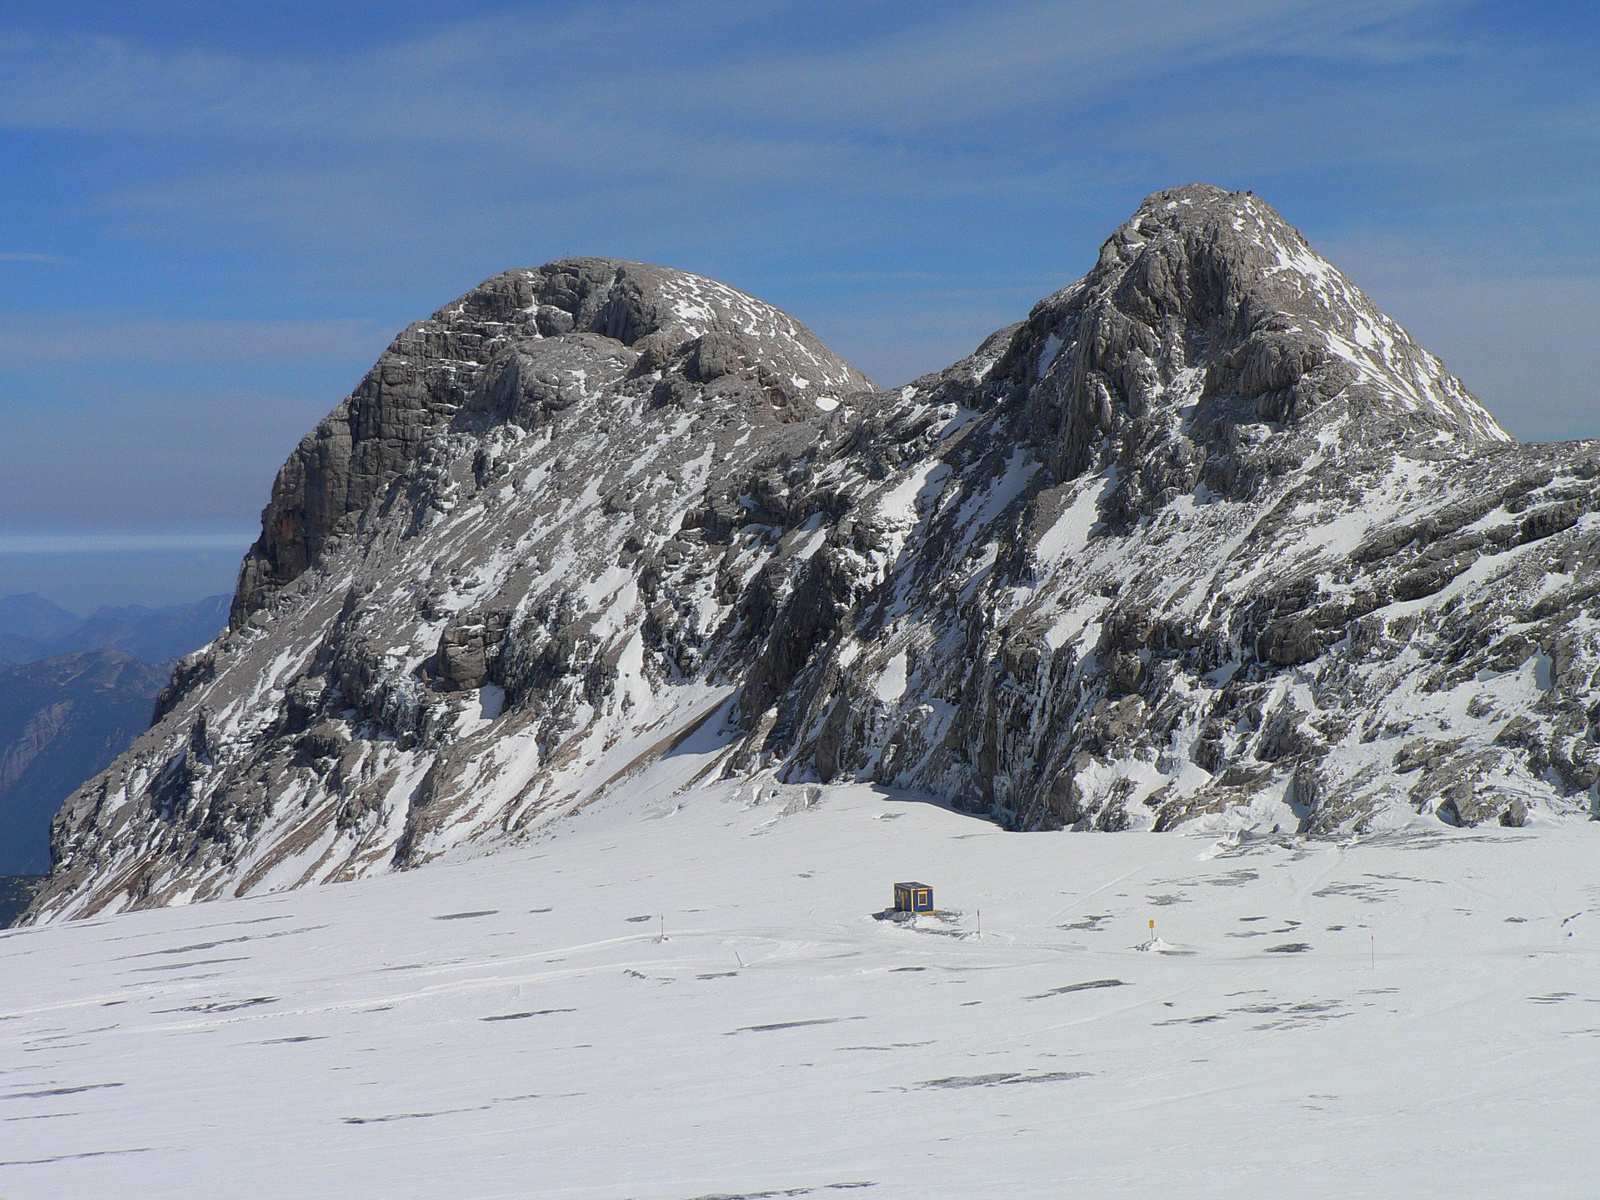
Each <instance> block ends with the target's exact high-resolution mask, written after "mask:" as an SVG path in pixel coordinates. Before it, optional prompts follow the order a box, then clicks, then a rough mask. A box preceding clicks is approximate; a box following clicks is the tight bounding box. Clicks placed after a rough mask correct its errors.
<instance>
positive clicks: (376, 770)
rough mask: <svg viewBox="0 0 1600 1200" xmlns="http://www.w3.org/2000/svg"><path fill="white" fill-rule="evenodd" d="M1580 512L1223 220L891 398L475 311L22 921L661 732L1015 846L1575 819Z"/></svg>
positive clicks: (428, 834)
mask: <svg viewBox="0 0 1600 1200" xmlns="http://www.w3.org/2000/svg"><path fill="white" fill-rule="evenodd" d="M1597 508H1600V444H1597V443H1591V442H1581V443H1568V444H1561V445H1542V446H1523V445H1518V444H1516V443H1515V442H1514V441H1513V439H1512V438H1511V437H1510V436H1509V435H1507V434H1506V433H1505V431H1504V430H1503V429H1501V428H1500V426H1499V425H1498V424H1497V423H1496V422H1495V420H1494V418H1493V417H1492V416H1490V415H1489V413H1487V412H1486V411H1485V410H1484V409H1483V408H1482V407H1481V406H1480V405H1479V404H1478V403H1477V402H1476V401H1475V400H1474V399H1473V398H1472V396H1471V395H1469V394H1468V392H1467V391H1466V389H1465V388H1464V387H1463V386H1462V385H1461V384H1460V383H1459V382H1458V381H1457V380H1456V379H1454V378H1453V377H1452V376H1451V375H1449V374H1448V373H1447V372H1446V371H1445V369H1444V368H1443V366H1442V365H1441V364H1440V363H1439V362H1438V360H1437V359H1435V358H1434V357H1432V356H1431V355H1429V354H1428V353H1427V352H1426V351H1424V350H1422V349H1421V348H1420V347H1418V346H1416V345H1415V344H1414V343H1413V342H1412V341H1411V339H1410V338H1409V337H1408V336H1407V335H1406V334H1405V332H1404V331H1403V330H1402V329H1400V328H1399V326H1397V325H1396V324H1395V323H1394V322H1393V321H1391V320H1389V319H1388V318H1387V317H1385V316H1384V315H1383V314H1382V313H1381V312H1379V311H1378V310H1377V309H1376V307H1375V306H1374V305H1373V304H1372V303H1371V302H1370V301H1369V300H1368V299H1367V298H1366V297H1365V296H1364V295H1363V294H1362V293H1361V292H1360V291H1359V290H1358V289H1357V288H1356V287H1355V286H1354V285H1352V284H1351V283H1350V282H1349V281H1348V280H1347V279H1346V278H1345V277H1344V276H1343V275H1342V274H1340V273H1339V272H1338V271H1337V270H1336V269H1335V268H1333V267H1332V266H1330V265H1329V264H1328V263H1326V262H1325V261H1323V260H1322V259H1321V258H1319V257H1318V256H1317V255H1316V254H1315V253H1314V252H1313V251H1312V250H1311V249H1310V248H1309V247H1308V246H1307V245H1306V243H1305V240H1304V239H1303V238H1302V237H1301V236H1300V235H1299V234H1298V233H1297V232H1296V231H1295V230H1294V229H1293V228H1292V227H1290V226H1289V225H1288V224H1287V223H1285V222H1284V221H1283V219H1282V218H1281V217H1279V216H1278V215H1277V214H1276V213H1275V212H1274V211H1273V210H1272V209H1271V208H1270V207H1268V206H1267V205H1266V204H1265V203H1263V202H1262V201H1261V200H1259V199H1257V198H1255V197H1253V196H1251V195H1249V194H1245V193H1229V192H1226V191H1223V190H1221V189H1218V188H1213V187H1209V186H1205V185H1193V186H1190V187H1185V188H1179V189H1175V190H1172V191H1167V192H1160V193H1157V194H1155V195H1153V196H1151V197H1149V198H1148V199H1147V200H1146V201H1145V202H1144V203H1143V204H1142V205H1141V206H1140V208H1139V211H1138V212H1137V213H1135V214H1134V216H1133V217H1132V218H1131V219H1130V220H1129V221H1128V222H1127V223H1126V224H1124V225H1123V226H1122V227H1121V228H1119V229H1118V230H1117V231H1116V232H1115V233H1114V234H1113V235H1112V237H1111V238H1110V239H1109V240H1108V241H1107V242H1106V243H1105V246H1104V247H1103V249H1102V251H1101V254H1100V257H1099V261H1098V262H1097V264H1096V265H1095V267H1094V268H1093V269H1092V270H1091V271H1090V272H1089V274H1088V275H1086V276H1085V277H1084V278H1083V279H1082V280H1080V281H1078V282H1077V283H1075V284H1073V285H1072V286H1070V287H1068V288H1066V289H1064V290H1063V291H1061V292H1059V293H1057V294H1056V295H1053V296H1050V297H1047V298H1046V299H1044V300H1042V301H1041V302H1040V303H1039V304H1038V305H1036V306H1035V308H1034V309H1033V311H1032V312H1031V313H1030V314H1029V315H1028V318H1027V320H1026V321H1024V322H1022V323H1020V324H1018V325H1015V326H1011V327H1009V328H1007V329H1003V330H1001V331H999V332H997V333H995V334H994V335H992V336H991V337H990V338H988V339H987V340H986V341H985V342H984V343H983V345H982V346H980V347H979V348H978V350H977V351H976V352H975V353H974V354H973V355H972V356H971V357H970V358H968V359H966V360H964V361H962V362H960V363H957V364H955V365H954V366H952V367H950V368H949V369H947V370H945V371H943V372H940V373H938V374H935V375H930V376H927V377H924V378H922V379H919V380H917V381H916V382H915V383H913V384H911V385H909V386H907V387H903V388H898V389H895V390H893V391H890V392H877V391H874V390H873V389H872V387H871V385H870V383H869V381H868V380H866V379H865V378H864V377H863V376H861V375H860V374H859V373H858V372H856V371H854V370H853V369H852V368H851V367H849V366H848V365H847V364H845V363H844V362H842V361H840V360H839V359H838V358H836V357H835V356H833V355H832V354H830V353H829V352H828V351H827V349H826V348H825V347H823V346H822V345H821V343H820V342H818V341H817V339H816V338H815V337H814V336H813V335H812V334H811V333H810V332H809V331H808V330H806V329H805V328H804V326H802V325H800V324H799V323H798V322H796V321H794V320H793V319H792V318H790V317H787V316H786V315H784V314H783V313H781V312H778V311H777V310H775V309H773V308H771V307H769V306H767V305H764V304H762V303H760V302H759V301H756V300H753V299H751V298H750V297H748V296H745V295H743V294H742V293H739V292H736V291H734V290H733V289H731V288H727V287H724V286H722V285H720V284H716V283H713V282H711V281H709V280H706V279H702V278H699V277H696V276H693V275H688V274H685V273H683V272H679V271H673V270H668V269H665V268H660V267H648V266H641V265H638V264H631V263H620V262H614V261H609V260H597V259H582V260H572V261H568V262H560V263H553V264H550V265H549V266H546V267H543V268H540V269H538V270H531V271H512V272H507V273H505V274H503V275H499V276H496V277H495V278H493V279H491V280H489V281H487V282H486V283H484V284H483V285H481V286H480V287H478V288H476V289H474V290H473V291H472V292H470V293H469V294H468V295H467V296H465V297H463V298H462V299H461V300H459V301H457V302H456V303H454V304H452V305H450V306H449V307H447V308H445V309H443V310H441V311H440V312H439V313H436V314H435V315H434V316H433V317H432V318H431V319H430V320H428V321H425V322H422V323H421V324H419V325H415V326H412V327H411V328H410V329H408V330H406V331H405V332H404V333H402V334H401V335H400V337H398V338H397V339H396V340H395V342H394V344H393V345H392V346H391V347H390V348H389V350H388V351H387V352H385V354H384V356H383V357H382V358H381V359H380V360H379V362H378V364H377V366H375V367H374V368H373V370H372V371H371V372H370V373H369V374H368V375H367V377H366V378H365V379H364V380H363V381H362V383H361V384H360V385H359V386H358V387H357V389H356V391H355V392H354V393H352V394H351V396H350V397H349V398H348V399H347V400H345V401H344V402H343V403H342V404H341V405H340V406H339V407H338V408H337V409H335V410H334V412H333V413H332V414H331V415H330V416H329V417H328V418H327V419H326V420H325V421H324V422H323V423H322V424H321V425H319V426H318V428H317V429H316V430H315V431H314V432H313V433H312V434H310V435H309V436H308V437H307V438H306V439H305V441H303V442H302V443H301V445H300V447H299V448H298V449H297V450H296V451H295V453H294V455H293V456H291V458H290V460H289V462H288V463H287V464H285V466H284V468H283V470H282V471H281V472H280V474H279V477H278V480H277V482H276V484H275V485H274V488H273V493H272V499H271V503H270V504H269V506H268V508H267V510H266V512H265V514H264V518H263V528H262V535H261V538H260V540H259V541H258V542H257V543H256V545H255V547H253V548H252V550H251V551H250V553H249V554H248V555H247V557H246V559H245V562H244V564H243V567H242V570H241V573H240V586H239V592H238V596H237V599H236V601H235V604H234V609H233V616H232V624H231V628H230V630H229V632H228V633H227V634H225V635H224V636H223V637H222V638H220V639H219V640H218V641H217V642H215V643H213V644H212V645H211V646H210V647H208V648H207V649H205V650H203V651H201V652H199V653H197V654H195V655H192V656H190V657H189V658H187V659H185V660H183V661H182V662H181V663H180V665H179V667H178V669H177V671H176V672H175V675H174V678H173V681H172V684H171V685H170V686H169V687H168V689H167V690H166V692H165V693H164V694H163V696H162V698H161V700H160V703H159V705H158V709H157V713H158V718H157V721H156V723H155V725H154V726H153V727H152V728H151V730H150V731H149V732H148V733H147V734H145V735H144V736H143V737H142V738H141V739H140V740H139V741H138V742H137V743H136V744H135V745H134V746H133V748H132V749H131V750H130V751H129V752H128V753H126V754H125V755H123V756H122V757H121V758H120V759H119V760H118V761H117V762H116V763H115V764H113V766H112V767H111V768H110V769H109V770H107V771H106V772H105V773H103V774H102V775H101V776H99V777H98V778H97V779H95V780H93V781H91V782H90V783H89V784H87V785H85V786H84V787H83V788H82V789H80V790H79V791H78V792H77V793H76V794H75V795H74V796H73V797H72V798H71V799H70V800H69V801H68V803H67V804H66V806H65V807H64V808H63V810H62V812H61V814H60V815H59V816H58V818H57V821H56V825H55V831H54V856H55V867H54V870H53V872H52V875H51V878H50V881H49V883H48V884H47V886H46V888H45V889H44V890H43V891H42V892H41V893H40V896H39V897H38V899H37V900H36V902H35V905H34V908H33V910H32V915H33V917H34V918H36V919H37V918H40V917H49V916H56V915H83V914H87V913H91V912H95V911H100V910H104V909H107V908H111V909H116V908H125V907H133V906H143V905H154V904H163V903H170V902H174V901H178V900H188V899H194V898H205V897H210V896H218V895H232V894H239V893H245V892H250V891H253V890H261V889H274V888H282V887H291V886H296V885H299V884H304V883H310V882H317V881H324V880H333V879H342V878H350V877H353V876H356V875H359V874H362V873H366V872H371V871H374V870H384V869H390V868H392V867H396V866H400V867H404V866H411V865H415V864H418V863H421V862H423V861H425V860H427V859H428V858H430V857H432V856H435V855H437V854H439V853H441V852H443V851H445V850H448V849H450V848H451V847H455V846H458V845H461V844H463V843H466V842H482V841H492V840H495V839H504V838H516V837H520V836H526V835H527V834H528V833H529V832H530V831H534V830H537V829H539V828H542V827H544V826H545V825H547V824H548V823H549V822H551V821H554V820H557V819H559V817H560V816H561V814H563V813H565V812H568V811H570V810H571V808H572V806H574V805H578V804H582V803H584V802H585V801H586V800H587V799H589V798H591V797H593V796H595V795H597V794H600V793H601V792H603V790H604V789H605V788H606V787H607V785H608V784H609V783H611V782H613V781H614V780H616V779H618V778H619V777H621V776H623V775H625V774H627V773H628V772H629V771H630V770H633V769H635V768H636V767H637V766H638V765H639V764H641V763H642V762H645V761H649V760H651V759H655V758H659V757H660V756H662V755H664V754H669V753H670V752H671V750H672V748H673V747H674V746H676V745H677V744H679V743H680V742H681V741H682V739H684V738H685V737H687V736H688V735H689V734H691V733H693V732H695V731H696V730H697V729H701V730H702V731H703V732H704V733H705V734H706V736H713V735H716V736H720V737H721V739H722V743H723V745H724V750H723V753H722V756H721V758H720V759H719V761H718V766H717V768H716V769H717V770H719V771H722V772H724V773H738V772H754V771H758V770H774V771H777V772H778V773H779V774H780V775H782V776H783V777H785V778H787V779H790V780H795V781H799V780H805V779H819V778H820V779H835V778H841V777H850V778H870V779H876V780H879V781H882V782H885V783H888V784H892V785H895V786H899V787H904V788H910V789H917V790H920V791H923V792H927V793H931V794H934V795H936V796H939V797H942V798H944V799H946V800H948V801H950V802H952V803H954V804H956V805H957V806H960V807H963V808H966V809H969V810H972V811H977V812H981V813H985V814H988V815H990V816H992V817H994V818H995V819H997V820H999V821H1001V822H1003V823H1005V824H1007V825H1009V826H1013V827H1017V828H1030V829H1038V828H1060V827H1071V828H1078V829H1091V828H1092V829H1101V830H1120V829H1130V828H1133V829H1137V828H1153V829H1156V830H1162V829H1168V828H1171V827H1173V826H1175V825H1178V824H1180V823H1183V822H1190V821H1195V820H1205V821H1209V822H1212V823H1214V824H1218V825H1223V826H1239V827H1242V826H1260V827H1262V828H1267V829H1271V828H1276V829H1278V830H1279V831H1281V832H1283V833H1296V832H1298V833H1305V834H1309V835H1328V836H1332V835H1344V834H1348V833H1352V832H1361V831H1366V830H1372V829H1378V828H1382V827H1385V826H1388V825H1392V824H1395V823H1397V822H1402V821H1410V820H1416V819H1419V815H1420V816H1421V817H1422V818H1424V819H1430V820H1431V819H1438V820H1443V821H1447V822H1450V823H1452V824H1472V823H1476V822H1481V821H1500V822H1503V823H1507V824H1518V823H1522V822H1525V821H1528V820H1532V819H1539V820H1544V819H1560V818H1561V817H1563V816H1578V815H1582V814H1584V813H1586V812H1588V811H1589V809H1590V807H1591V806H1592V804H1593V796H1594V790H1595V783H1596V779H1597V778H1600V753H1597V750H1600V747H1597V746H1596V745H1595V742H1596V726H1595V721H1596V717H1597V716H1600V706H1595V707H1591V705H1592V704H1593V693H1594V683H1595V674H1596V671H1597V670H1600V645H1597V637H1596V626H1595V615H1596V613H1597V612H1600V575H1597V574H1596V572H1595V560H1596V555H1597V553H1600V539H1597V533H1600V518H1597V517H1596V516H1595V515H1594V513H1595V511H1596V509H1597ZM685 782H687V779H686V780H685Z"/></svg>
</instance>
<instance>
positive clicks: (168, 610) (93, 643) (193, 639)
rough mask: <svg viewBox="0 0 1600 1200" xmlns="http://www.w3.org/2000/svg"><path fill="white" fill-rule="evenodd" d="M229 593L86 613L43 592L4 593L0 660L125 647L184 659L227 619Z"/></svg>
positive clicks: (150, 657)
mask: <svg viewBox="0 0 1600 1200" xmlns="http://www.w3.org/2000/svg"><path fill="white" fill-rule="evenodd" d="M229 600H230V597H228V596H207V597H206V598H205V599H204V600H197V601H195V602H194V603H193V604H174V605H169V606H167V607H165V608H145V607H144V606H143V605H139V604H130V605H128V606H127V607H125V608H99V609H96V610H95V611H94V612H93V613H92V614H90V616H88V617H87V618H85V617H80V616H77V615H76V614H74V613H70V612H68V611H67V610H66V609H64V608H62V607H61V606H60V605H58V604H56V603H54V602H53V601H51V600H47V599H45V598H44V597H43V596H34V595H27V596H5V597H3V598H0V663H13V664H14V663H31V662H38V661H39V660H40V659H43V658H51V657H54V656H55V655H57V654H74V653H77V652H79V651H83V650H101V649H109V650H120V651H122V652H123V653H124V654H128V655H132V656H133V657H134V658H137V659H142V660H143V661H145V662H147V663H159V662H167V661H169V660H171V659H174V658H181V657H182V656H183V655H185V654H188V653H189V652H190V651H191V650H196V649H198V648H199V647H201V646H203V645H205V644H206V643H207V642H209V641H210V640H211V639H212V638H214V637H216V636H217V634H218V633H220V632H221V631H222V627H223V626H224V625H226V624H227V623H228V603H229Z"/></svg>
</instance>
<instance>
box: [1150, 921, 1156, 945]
mask: <svg viewBox="0 0 1600 1200" xmlns="http://www.w3.org/2000/svg"><path fill="white" fill-rule="evenodd" d="M1150 940H1151V941H1152V942H1153V941H1155V940H1156V919H1155V918H1154V917H1151V918H1150Z"/></svg>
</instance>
